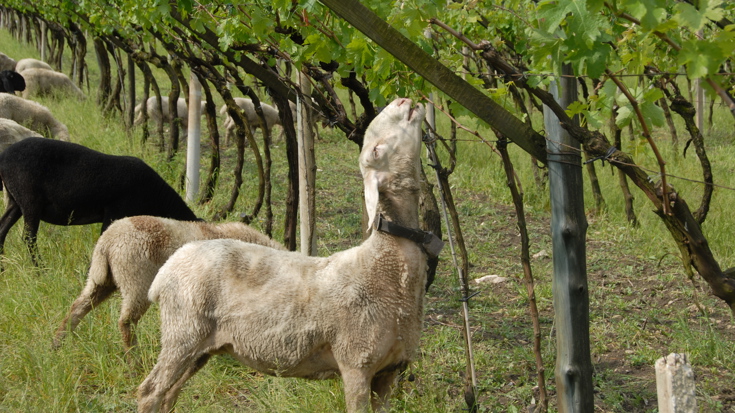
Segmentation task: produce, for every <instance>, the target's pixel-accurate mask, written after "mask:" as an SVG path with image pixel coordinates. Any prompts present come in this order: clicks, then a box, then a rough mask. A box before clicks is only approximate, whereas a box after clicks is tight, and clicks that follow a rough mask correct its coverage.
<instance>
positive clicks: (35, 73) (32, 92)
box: [20, 68, 84, 99]
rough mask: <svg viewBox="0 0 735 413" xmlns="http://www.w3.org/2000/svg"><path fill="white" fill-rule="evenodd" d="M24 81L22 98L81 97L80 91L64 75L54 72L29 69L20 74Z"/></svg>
mask: <svg viewBox="0 0 735 413" xmlns="http://www.w3.org/2000/svg"><path fill="white" fill-rule="evenodd" d="M20 74H21V75H22V76H23V78H24V79H25V81H26V89H25V90H24V91H23V97H24V98H26V99H28V98H31V97H34V96H47V95H59V94H62V95H63V94H67V95H75V96H77V97H80V98H81V97H83V96H84V94H83V93H82V91H81V89H79V87H77V85H75V84H74V82H72V81H71V79H69V76H67V75H66V74H64V73H61V72H57V71H55V70H49V69H42V68H31V69H26V70H23V71H22V72H20Z"/></svg>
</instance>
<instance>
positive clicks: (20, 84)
mask: <svg viewBox="0 0 735 413" xmlns="http://www.w3.org/2000/svg"><path fill="white" fill-rule="evenodd" d="M25 89H26V81H25V79H23V76H21V75H20V73H18V72H16V71H13V70H3V71H2V72H0V93H11V94H15V92H22V91H24V90H25Z"/></svg>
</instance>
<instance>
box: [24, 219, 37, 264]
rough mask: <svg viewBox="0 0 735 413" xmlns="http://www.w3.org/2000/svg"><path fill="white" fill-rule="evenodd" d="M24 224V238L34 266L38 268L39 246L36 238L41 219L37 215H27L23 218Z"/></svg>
mask: <svg viewBox="0 0 735 413" xmlns="http://www.w3.org/2000/svg"><path fill="white" fill-rule="evenodd" d="M23 222H24V224H25V225H24V238H25V241H26V245H27V246H28V251H29V252H30V253H31V261H32V262H33V265H34V266H36V267H38V245H37V244H36V236H37V235H38V226H39V225H40V224H41V219H40V218H39V217H37V216H36V214H31V213H26V215H25V216H24V217H23Z"/></svg>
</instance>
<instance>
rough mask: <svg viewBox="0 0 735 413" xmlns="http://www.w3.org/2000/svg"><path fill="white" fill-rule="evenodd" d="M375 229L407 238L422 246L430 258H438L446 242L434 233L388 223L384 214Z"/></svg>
mask: <svg viewBox="0 0 735 413" xmlns="http://www.w3.org/2000/svg"><path fill="white" fill-rule="evenodd" d="M374 228H375V229H376V230H378V231H380V232H385V233H387V234H391V235H395V236H397V237H401V238H406V239H409V240H411V241H413V242H415V243H417V244H419V245H421V247H422V248H423V249H424V251H425V252H426V254H427V255H429V256H430V257H438V256H439V253H440V252H441V250H442V248H444V241H442V240H441V239H440V238H439V237H437V236H436V235H434V234H433V233H432V232H427V231H422V230H420V229H414V228H409V227H404V226H403V225H399V224H396V223H395V222H391V221H388V220H387V219H385V218H384V217H383V215H382V214H381V215H378V217H377V219H376V220H375V225H374Z"/></svg>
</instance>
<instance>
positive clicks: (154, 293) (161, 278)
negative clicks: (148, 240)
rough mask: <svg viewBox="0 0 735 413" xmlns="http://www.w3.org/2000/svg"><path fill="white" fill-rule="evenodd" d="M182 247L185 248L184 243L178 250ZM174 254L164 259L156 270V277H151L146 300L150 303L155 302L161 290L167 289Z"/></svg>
mask: <svg viewBox="0 0 735 413" xmlns="http://www.w3.org/2000/svg"><path fill="white" fill-rule="evenodd" d="M184 248H186V245H184V246H183V247H181V248H179V251H181V250H182V249H184ZM177 252H178V251H177ZM174 256H176V253H174V255H172V256H171V257H169V258H168V260H166V262H165V263H164V264H163V266H162V267H161V268H160V269H159V270H158V273H157V274H156V277H155V278H154V279H153V283H151V286H150V288H148V301H150V302H152V303H157V302H158V299H159V297H160V296H161V292H163V291H164V290H166V289H167V285H168V284H169V278H170V277H169V274H170V273H171V272H172V271H171V269H170V267H171V262H172V259H171V258H173V257H174Z"/></svg>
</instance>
